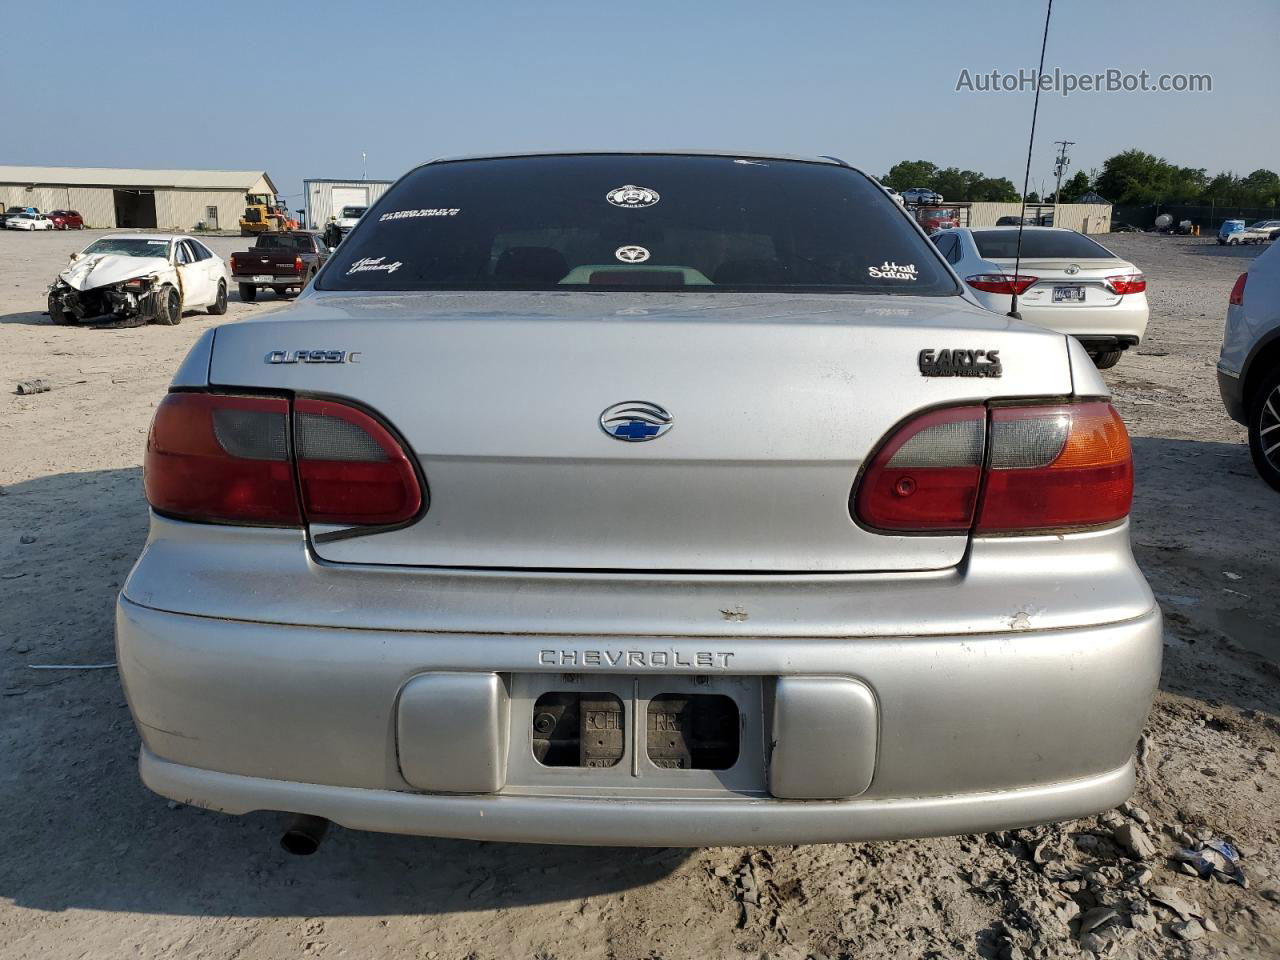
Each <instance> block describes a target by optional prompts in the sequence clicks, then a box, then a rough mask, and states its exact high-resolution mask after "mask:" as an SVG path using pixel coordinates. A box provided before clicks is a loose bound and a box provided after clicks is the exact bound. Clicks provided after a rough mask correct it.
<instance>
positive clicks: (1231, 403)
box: [1218, 364, 1247, 424]
mask: <svg viewBox="0 0 1280 960" xmlns="http://www.w3.org/2000/svg"><path fill="white" fill-rule="evenodd" d="M1218 393H1220V394H1221V395H1222V405H1223V406H1224V407H1226V409H1227V416H1229V417H1230V418H1231V419H1232V420H1234V421H1235V422H1236V423H1241V424H1243V423H1246V422H1247V421H1246V413H1245V408H1244V380H1243V379H1242V378H1241V376H1240V374H1238V373H1233V372H1232V371H1230V370H1227V369H1226V368H1224V367H1223V366H1222V365H1221V364H1219V365H1218Z"/></svg>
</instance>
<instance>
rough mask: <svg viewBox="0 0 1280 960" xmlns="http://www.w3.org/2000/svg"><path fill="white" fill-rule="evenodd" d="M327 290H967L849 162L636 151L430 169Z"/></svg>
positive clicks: (397, 193) (382, 213)
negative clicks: (641, 153) (632, 153)
mask: <svg viewBox="0 0 1280 960" xmlns="http://www.w3.org/2000/svg"><path fill="white" fill-rule="evenodd" d="M317 286H319V287H320V288H322V289H329V290H566V289H595V290H599V289H611V290H655V289H661V290H671V289H684V288H692V289H696V290H699V291H716V290H736V291H743V290H750V291H778V292H796V291H799V292H850V293H882V294H909V295H914V296H921V295H923V296H948V295H957V294H958V292H959V291H958V289H957V287H956V284H955V281H954V280H953V279H952V278H951V275H950V274H949V273H948V272H947V270H946V269H945V268H944V266H943V265H942V262H941V260H940V259H939V257H938V255H937V253H936V251H935V250H933V248H932V245H931V244H928V243H927V242H925V240H924V239H923V238H922V237H921V236H920V234H919V233H918V232H917V231H916V230H915V228H914V227H912V225H911V224H910V223H909V222H908V220H907V218H906V217H905V216H904V215H903V213H902V208H901V207H900V206H898V204H897V203H895V202H894V201H893V200H891V199H890V198H889V197H888V196H887V195H886V194H885V193H884V191H883V190H881V189H880V188H879V186H877V185H876V184H875V183H874V182H873V181H871V180H869V179H868V178H867V177H866V176H864V175H863V174H860V173H858V172H856V171H853V170H850V169H849V168H847V167H842V166H837V165H834V164H826V163H805V162H802V161H788V160H755V159H750V160H748V159H735V158H733V157H690V156H625V155H617V156H614V155H609V156H561V157H509V158H502V159H494V160H466V161H456V162H449V163H436V164H429V165H427V166H424V167H419V168H418V169H417V170H414V171H413V172H412V173H410V174H408V175H407V176H406V177H405V178H404V179H402V180H401V181H400V182H399V183H398V184H396V185H395V186H394V187H392V188H391V190H389V191H388V192H387V193H386V194H385V195H384V196H383V197H382V198H381V199H380V200H379V201H378V203H377V204H376V205H375V206H374V207H373V208H372V209H371V211H370V212H369V213H368V214H367V215H366V216H365V217H364V219H362V220H361V221H360V225H359V226H357V227H356V228H355V229H354V230H353V231H352V233H351V235H350V236H349V237H348V238H347V240H346V241H345V242H344V243H343V244H342V246H341V247H339V248H338V252H337V253H336V254H335V255H334V257H333V258H332V259H331V260H330V262H329V266H328V268H327V269H326V270H325V272H324V273H323V274H321V277H320V282H319V283H318V284H317Z"/></svg>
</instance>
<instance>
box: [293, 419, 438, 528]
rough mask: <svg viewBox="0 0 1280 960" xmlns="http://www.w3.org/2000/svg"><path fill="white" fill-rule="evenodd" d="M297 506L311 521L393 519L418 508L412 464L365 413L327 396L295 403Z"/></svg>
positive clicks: (419, 491) (418, 494)
mask: <svg viewBox="0 0 1280 960" xmlns="http://www.w3.org/2000/svg"><path fill="white" fill-rule="evenodd" d="M294 429H295V430H296V433H297V441H296V443H297V463H298V480H299V485H300V488H301V490H302V509H303V513H304V514H305V515H306V517H307V520H308V521H310V522H312V523H333V524H353V525H354V524H379V525H383V524H395V523H403V522H404V521H406V520H409V519H411V518H412V517H413V516H415V515H416V514H417V512H418V510H419V509H420V508H421V507H422V489H421V487H420V486H419V484H418V477H417V474H416V473H414V470H413V465H412V464H411V463H410V462H409V458H408V457H407V456H405V453H404V450H402V449H401V447H400V444H399V443H398V442H397V441H396V439H395V438H394V437H393V436H391V434H390V433H388V432H387V429H386V428H385V427H383V426H382V424H380V423H378V421H376V420H375V419H373V418H372V417H370V416H369V415H368V414H366V413H363V412H361V411H359V410H356V409H355V408H353V407H349V406H346V405H345V404H341V403H336V402H333V401H330V400H308V399H299V400H297V401H296V402H295V403H294Z"/></svg>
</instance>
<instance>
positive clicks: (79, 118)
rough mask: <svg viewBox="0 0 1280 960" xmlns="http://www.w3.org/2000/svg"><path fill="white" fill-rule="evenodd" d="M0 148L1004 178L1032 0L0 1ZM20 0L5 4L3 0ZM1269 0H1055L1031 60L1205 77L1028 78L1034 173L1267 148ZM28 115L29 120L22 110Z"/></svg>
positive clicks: (275, 164) (1014, 156)
mask: <svg viewBox="0 0 1280 960" xmlns="http://www.w3.org/2000/svg"><path fill="white" fill-rule="evenodd" d="M3 7H5V8H7V9H8V12H9V16H7V17H6V18H5V22H6V29H5V31H4V33H5V39H4V43H5V56H4V59H3V62H0V162H3V163H29V164H64V165H66V164H69V165H86V166H127V167H201V168H218V169H265V170H266V171H267V172H268V173H269V174H270V175H271V176H272V178H273V180H274V181H275V182H276V184H277V186H278V187H279V188H280V191H281V192H282V193H284V194H287V195H294V196H292V197H291V203H290V205H291V206H299V205H300V197H299V196H298V195H299V194H300V192H301V189H302V187H301V181H302V179H303V178H304V177H358V176H359V175H360V171H361V160H360V154H361V152H362V151H363V152H367V153H368V158H369V159H368V175H369V176H370V177H371V178H386V179H394V178H395V177H397V176H399V175H400V174H401V173H403V172H404V171H405V170H407V169H408V168H410V167H411V166H413V165H414V164H416V163H419V162H421V161H423V160H427V159H430V158H432V157H435V156H442V155H449V154H459V153H478V152H500V151H505V150H512V151H522V150H538V149H563V148H570V149H573V148H591V147H609V148H614V147H622V148H632V147H647V148H652V147H710V148H725V149H729V150H759V151H766V152H767V151H778V152H784V153H800V154H833V155H836V156H839V157H842V158H844V159H846V160H848V161H849V162H850V163H853V164H854V165H855V166H859V167H862V168H863V169H866V170H867V171H868V172H871V173H874V174H883V173H884V172H886V171H887V170H888V168H889V167H890V166H891V165H892V164H893V163H894V162H896V161H898V160H901V159H911V160H917V159H925V160H931V161H933V162H934V163H937V164H938V165H939V166H959V167H962V168H967V169H975V170H980V171H983V172H984V173H986V174H988V175H989V176H1006V177H1008V178H1009V179H1011V180H1013V181H1014V182H1015V183H1017V184H1018V185H1019V186H1021V182H1022V170H1023V164H1024V163H1025V151H1026V136H1027V128H1028V123H1029V120H1030V114H1031V97H1032V95H1031V93H1030V92H1021V93H977V92H973V93H969V92H961V93H957V92H956V90H955V87H956V82H957V78H958V77H959V76H960V71H961V70H962V69H968V70H969V71H970V72H971V73H972V74H978V73H988V72H990V71H991V70H1003V71H1016V70H1018V69H1019V68H1027V69H1034V67H1035V64H1036V58H1037V55H1038V53H1039V41H1040V32H1041V27H1042V24H1043V16H1044V4H1043V3H1042V2H1039V0H1034V2H1026V0H995V2H990V3H981V2H968V3H956V2H954V0H946V2H916V3H903V2H896V3H895V2H883V0H882V2H878V3H863V2H854V0H844V2H820V0H791V2H768V3H761V2H756V0H738V2H728V0H702V2H699V0H684V2H671V0H646V2H643V3H641V2H633V3H604V2H600V0H593V2H586V0H572V2H570V0H524V2H519V3H517V2H511V0H492V2H488V3H484V2H476V0H472V2H469V3H444V2H434V3H433V2H383V0H365V2H351V0H344V2H330V0H306V2H297V0H274V2H242V0H213V2H210V3H179V2H172V0H167V2H164V3H150V2H142V0H113V2H100V0H92V2H88V0H7V2H6V3H5V4H3ZM19 9H20V10H21V14H20V15H18V10H19ZM1277 41H1280V2H1277V0H1233V2H1231V3H1222V2H1219V3H1206V2H1204V0H1105V2H1104V0H1056V2H1055V4H1054V15H1053V25H1052V29H1051V33H1050V38H1049V52H1048V57H1047V60H1046V69H1051V68H1053V67H1059V68H1061V69H1062V70H1066V71H1074V72H1078V73H1093V72H1097V71H1102V70H1106V69H1107V68H1116V69H1119V70H1123V71H1133V72H1137V71H1139V70H1147V71H1149V72H1150V73H1151V74H1153V75H1158V74H1161V73H1175V72H1206V73H1209V74H1211V75H1212V77H1213V92H1212V93H1130V94H1125V93H1077V94H1075V95H1073V96H1072V97H1069V98H1067V99H1063V98H1061V97H1060V96H1058V95H1056V94H1046V95H1043V96H1042V98H1041V110H1040V126H1039V131H1038V134H1037V149H1036V154H1035V160H1034V163H1033V166H1032V188H1033V189H1043V186H1044V184H1046V183H1049V182H1050V181H1051V177H1052V167H1053V164H1052V154H1053V150H1054V148H1053V146H1052V141H1054V140H1061V139H1067V140H1074V141H1077V144H1076V146H1075V147H1074V148H1073V165H1072V167H1071V172H1074V171H1076V170H1080V169H1084V170H1088V169H1089V168H1091V167H1096V166H1100V165H1101V162H1102V161H1103V160H1104V159H1105V158H1106V157H1107V156H1109V155H1111V154H1112V153H1115V152H1117V151H1119V150H1122V149H1126V148H1128V147H1138V148H1141V149H1143V150H1147V151H1149V152H1151V153H1155V154H1159V155H1162V156H1164V157H1166V158H1167V159H1169V160H1170V161H1173V162H1175V163H1178V164H1182V165H1185V166H1202V167H1207V168H1208V169H1209V172H1210V174H1213V173H1216V172H1218V171H1220V170H1223V169H1231V170H1235V171H1237V172H1239V173H1247V172H1249V171H1251V170H1254V169H1256V168H1258V167H1268V168H1270V169H1273V170H1276V169H1280V123H1277V117H1280V106H1278V105H1277V102H1278V100H1277V94H1276V66H1277V62H1278V60H1277V57H1278V56H1280V54H1278V52H1277ZM19 133H21V135H19Z"/></svg>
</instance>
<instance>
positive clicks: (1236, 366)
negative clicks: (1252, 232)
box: [1218, 245, 1280, 490]
mask: <svg viewBox="0 0 1280 960" xmlns="http://www.w3.org/2000/svg"><path fill="white" fill-rule="evenodd" d="M1277 251H1280V247H1276V246H1274V245H1273V246H1272V247H1270V248H1269V249H1268V250H1267V252H1266V253H1264V254H1262V255H1261V256H1259V257H1258V258H1257V259H1256V260H1254V261H1253V265H1252V266H1250V267H1249V272H1248V273H1242V274H1240V276H1239V277H1238V278H1237V279H1236V283H1235V286H1234V287H1232V288H1231V299H1230V300H1229V301H1228V304H1227V322H1226V326H1225V327H1224V329H1223V333H1222V354H1221V356H1220V357H1219V358H1218V389H1219V391H1221V393H1222V402H1223V403H1224V404H1225V405H1226V408H1227V413H1228V414H1229V415H1230V417H1231V419H1232V420H1235V421H1237V422H1238V423H1242V424H1244V425H1245V426H1246V427H1248V428H1249V451H1250V452H1251V453H1252V454H1253V464H1254V466H1255V467H1257V468H1258V473H1259V474H1261V476H1262V479H1263V480H1265V481H1267V483H1269V484H1271V486H1273V487H1275V488H1276V489H1277V490H1280V252H1277Z"/></svg>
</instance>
